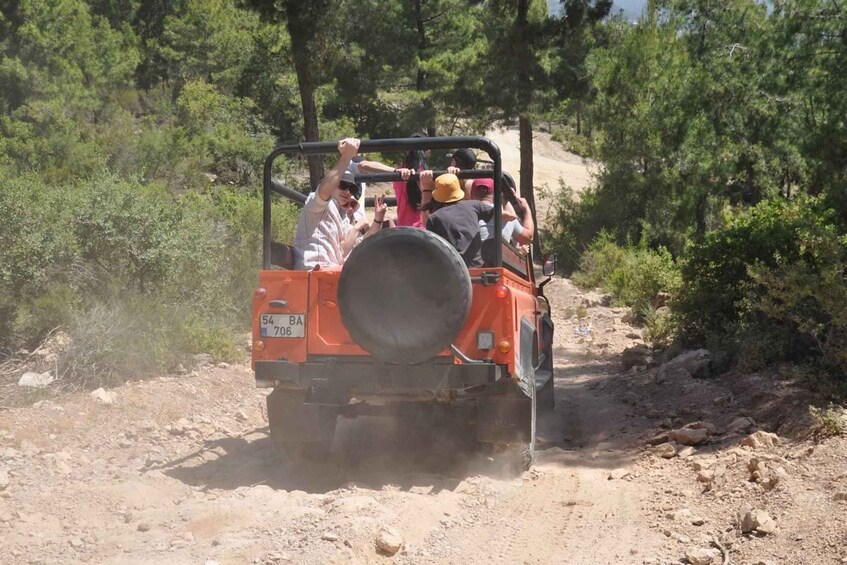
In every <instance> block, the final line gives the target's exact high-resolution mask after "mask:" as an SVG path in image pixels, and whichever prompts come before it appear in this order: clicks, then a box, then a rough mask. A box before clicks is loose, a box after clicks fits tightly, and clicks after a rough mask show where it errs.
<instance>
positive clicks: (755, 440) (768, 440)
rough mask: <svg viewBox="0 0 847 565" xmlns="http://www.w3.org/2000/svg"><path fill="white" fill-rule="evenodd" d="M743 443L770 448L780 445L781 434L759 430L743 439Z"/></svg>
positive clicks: (754, 446) (749, 445)
mask: <svg viewBox="0 0 847 565" xmlns="http://www.w3.org/2000/svg"><path fill="white" fill-rule="evenodd" d="M741 445H744V446H746V447H751V448H753V449H770V448H773V447H776V446H777V445H779V436H778V435H776V434H772V433H770V432H765V431H762V430H759V431H758V432H755V433H752V434H750V435H749V436H747V437H746V438H744V439H743V440H742V441H741Z"/></svg>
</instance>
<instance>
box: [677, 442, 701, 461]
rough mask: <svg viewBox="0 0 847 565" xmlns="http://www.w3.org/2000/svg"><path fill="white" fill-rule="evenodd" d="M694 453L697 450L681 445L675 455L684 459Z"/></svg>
mask: <svg viewBox="0 0 847 565" xmlns="http://www.w3.org/2000/svg"><path fill="white" fill-rule="evenodd" d="M695 453H697V450H696V449H694V448H693V447H691V446H690V445H689V446H688V447H683V448H682V449H680V450H679V453H677V456H679V458H680V459H686V458H688V457H691V456H692V455H694V454H695Z"/></svg>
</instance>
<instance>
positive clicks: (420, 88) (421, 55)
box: [415, 0, 435, 137]
mask: <svg viewBox="0 0 847 565" xmlns="http://www.w3.org/2000/svg"><path fill="white" fill-rule="evenodd" d="M424 24H425V22H424V17H423V11H422V10H421V0H415V28H416V29H417V32H418V61H420V62H423V61H424V60H426V50H427V48H428V47H429V40H428V39H427V38H426V27H425V25H424ZM426 79H427V74H426V71H425V70H423V68H421V66H420V63H419V64H418V76H417V80H416V81H415V90H416V91H417V92H424V91H425V90H426V86H427V85H426ZM423 115H424V123H425V124H426V134H427V135H428V136H429V137H435V108H434V107H433V105H432V99H430V98H429V97H426V98H424V99H423Z"/></svg>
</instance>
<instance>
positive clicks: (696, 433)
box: [668, 428, 709, 445]
mask: <svg viewBox="0 0 847 565" xmlns="http://www.w3.org/2000/svg"><path fill="white" fill-rule="evenodd" d="M708 435H709V430H707V429H706V428H694V429H688V428H682V429H679V430H671V431H670V432H669V433H668V436H669V437H670V438H671V439H672V440H673V441H675V442H676V443H681V444H682V445H697V444H698V443H703V442H704V441H705V440H706V437H708Z"/></svg>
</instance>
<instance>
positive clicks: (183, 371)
mask: <svg viewBox="0 0 847 565" xmlns="http://www.w3.org/2000/svg"><path fill="white" fill-rule="evenodd" d="M174 372H175V373H176V374H177V375H186V374H188V369H186V368H185V366H184V365H183V364H182V363H180V364H178V365H177V366H176V368H175V369H174Z"/></svg>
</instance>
